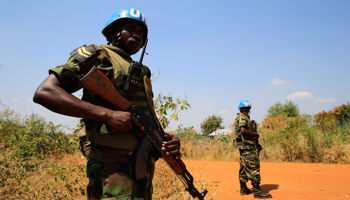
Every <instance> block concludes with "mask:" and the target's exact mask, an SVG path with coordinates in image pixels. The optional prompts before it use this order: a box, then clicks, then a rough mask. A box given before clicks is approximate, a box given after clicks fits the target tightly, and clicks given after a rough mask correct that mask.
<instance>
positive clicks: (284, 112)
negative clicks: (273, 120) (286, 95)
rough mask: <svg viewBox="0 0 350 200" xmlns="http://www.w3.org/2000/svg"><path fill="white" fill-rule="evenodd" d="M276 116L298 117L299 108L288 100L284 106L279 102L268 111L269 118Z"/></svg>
mask: <svg viewBox="0 0 350 200" xmlns="http://www.w3.org/2000/svg"><path fill="white" fill-rule="evenodd" d="M275 116H284V117H298V116H300V112H299V106H298V105H297V104H294V103H293V102H292V101H290V100H286V102H285V103H284V104H282V103H281V102H277V103H275V104H274V105H272V106H271V107H269V109H268V110H267V117H275Z"/></svg>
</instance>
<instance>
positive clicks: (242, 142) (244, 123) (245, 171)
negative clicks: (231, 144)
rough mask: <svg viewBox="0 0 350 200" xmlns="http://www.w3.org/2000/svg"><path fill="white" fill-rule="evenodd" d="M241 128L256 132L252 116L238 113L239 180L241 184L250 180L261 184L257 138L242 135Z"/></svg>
mask: <svg viewBox="0 0 350 200" xmlns="http://www.w3.org/2000/svg"><path fill="white" fill-rule="evenodd" d="M241 127H244V128H246V129H247V130H249V131H252V132H256V130H255V128H254V123H253V122H252V121H251V120H250V116H249V115H248V114H246V113H244V112H240V113H238V114H237V117H236V120H235V137H236V142H237V146H238V149H239V153H240V162H239V163H240V169H239V180H240V182H241V183H246V182H248V180H250V181H251V182H252V183H260V180H261V177H260V161H259V157H258V155H257V152H256V147H257V146H256V145H257V144H256V141H255V138H254V136H247V135H243V134H241V132H240V128H241Z"/></svg>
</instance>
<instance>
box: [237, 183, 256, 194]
mask: <svg viewBox="0 0 350 200" xmlns="http://www.w3.org/2000/svg"><path fill="white" fill-rule="evenodd" d="M240 184H241V195H248V194H251V193H253V191H251V190H250V189H248V187H247V184H246V183H242V182H240Z"/></svg>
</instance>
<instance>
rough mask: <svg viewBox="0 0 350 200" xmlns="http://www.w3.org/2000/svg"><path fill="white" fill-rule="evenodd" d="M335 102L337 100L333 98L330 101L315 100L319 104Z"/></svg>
mask: <svg viewBox="0 0 350 200" xmlns="http://www.w3.org/2000/svg"><path fill="white" fill-rule="evenodd" d="M333 101H335V99H333V98H330V99H322V98H317V99H316V100H315V102H319V103H330V102H333Z"/></svg>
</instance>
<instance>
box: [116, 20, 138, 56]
mask: <svg viewBox="0 0 350 200" xmlns="http://www.w3.org/2000/svg"><path fill="white" fill-rule="evenodd" d="M144 33H145V31H144V30H143V27H142V26H141V25H140V24H138V23H137V22H134V21H126V22H125V23H124V25H123V27H122V30H121V37H122V39H121V41H120V43H119V45H118V46H119V47H120V48H121V49H123V50H124V51H125V52H126V53H127V54H129V55H133V54H135V53H137V52H138V51H139V50H140V48H141V45H142V43H143V35H144Z"/></svg>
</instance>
